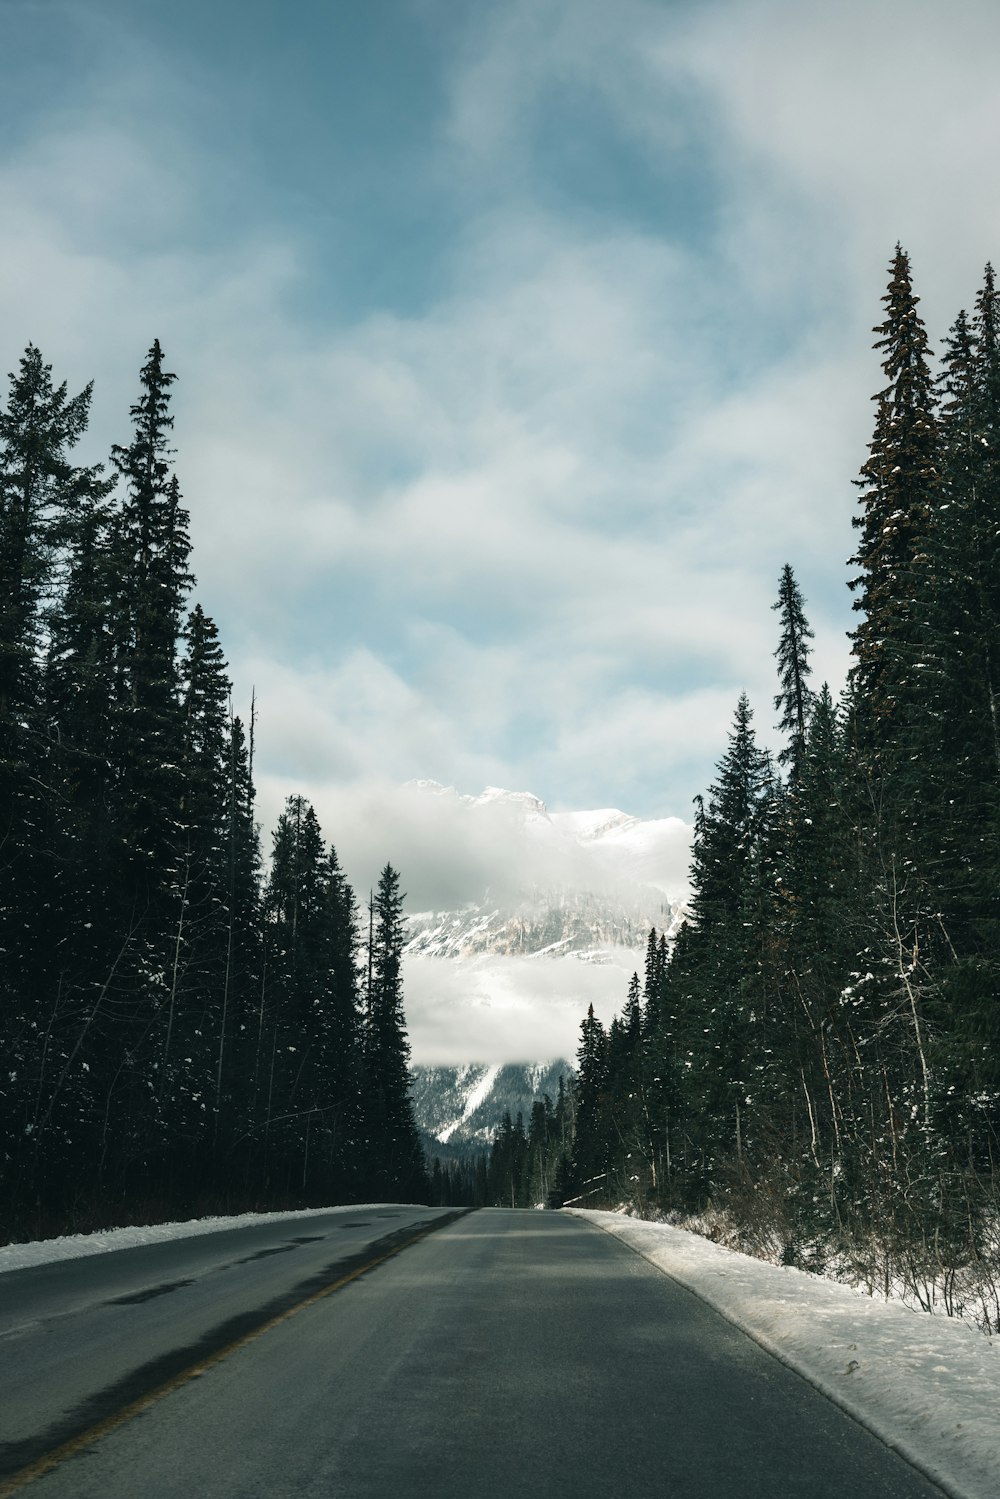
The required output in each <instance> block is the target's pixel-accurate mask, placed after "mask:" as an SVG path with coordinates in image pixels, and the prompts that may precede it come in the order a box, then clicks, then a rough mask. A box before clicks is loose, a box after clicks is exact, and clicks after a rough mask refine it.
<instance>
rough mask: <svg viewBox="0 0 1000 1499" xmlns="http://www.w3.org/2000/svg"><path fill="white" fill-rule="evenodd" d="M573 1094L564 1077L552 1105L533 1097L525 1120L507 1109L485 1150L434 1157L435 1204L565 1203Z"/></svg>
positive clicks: (525, 1205) (543, 1205)
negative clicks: (459, 1156)
mask: <svg viewBox="0 0 1000 1499" xmlns="http://www.w3.org/2000/svg"><path fill="white" fill-rule="evenodd" d="M573 1124H574V1095H573V1089H572V1087H567V1086H566V1083H565V1080H564V1078H563V1077H562V1076H560V1078H559V1090H558V1093H557V1096H556V1100H555V1103H553V1101H552V1099H551V1098H550V1096H549V1095H548V1094H547V1093H546V1094H544V1095H543V1096H542V1097H541V1098H538V1099H536V1100H535V1101H534V1103H533V1104H532V1106H531V1112H530V1115H529V1117H528V1122H527V1125H526V1124H525V1120H524V1115H523V1113H522V1112H521V1111H520V1110H518V1112H517V1115H516V1117H515V1118H513V1119H512V1118H511V1115H510V1110H509V1109H505V1110H504V1113H503V1116H502V1119H501V1123H500V1128H499V1129H498V1130H497V1131H496V1132H495V1134H494V1135H493V1138H492V1140H491V1141H490V1143H489V1145H488V1147H487V1148H485V1149H483V1150H480V1151H476V1152H471V1153H470V1154H469V1156H468V1157H467V1158H466V1159H464V1160H458V1161H444V1162H442V1161H441V1160H440V1159H438V1158H437V1157H435V1158H434V1159H433V1162H432V1169H431V1198H430V1200H431V1202H432V1203H435V1204H437V1205H439V1206H442V1207H450V1206H452V1205H463V1206H466V1207H477V1208H481V1207H494V1208H504V1207H506V1208H551V1207H561V1206H562V1204H563V1199H564V1198H565V1197H566V1196H567V1194H568V1190H569V1186H570V1183H571V1181H572V1155H573V1136H574V1128H573Z"/></svg>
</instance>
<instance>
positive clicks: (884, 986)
mask: <svg viewBox="0 0 1000 1499" xmlns="http://www.w3.org/2000/svg"><path fill="white" fill-rule="evenodd" d="M883 300H884V303H885V309H886V310H885V318H884V321H883V322H882V323H881V324H880V326H879V327H878V328H877V329H876V332H877V335H878V342H877V344H876V348H877V349H878V350H880V352H881V355H882V361H883V369H884V372H885V383H884V387H883V388H882V389H881V390H879V392H878V393H877V395H876V396H875V398H874V399H875V407H876V416H875V427H874V435H873V437H872V441H871V444H870V447H869V456H868V458H867V461H866V462H865V464H864V466H863V468H862V469H861V475H860V478H859V480H858V481H857V483H858V489H859V494H858V500H859V511H858V513H857V514H856V516H855V518H854V524H855V527H856V529H857V547H856V553H855V556H854V557H853V558H852V559H851V567H852V576H851V581H850V587H851V589H852V590H853V591H854V595H855V600H854V607H855V609H856V610H857V611H858V620H857V626H856V628H855V629H854V631H853V633H852V637H851V639H852V651H853V661H852V667H851V671H850V677H849V682H848V685H847V688H846V691H845V692H844V694H843V696H842V698H841V700H840V701H839V702H834V701H833V700H832V698H831V694H830V692H829V690H828V688H827V687H826V686H822V687H820V688H819V689H818V690H813V688H812V687H811V685H810V653H811V646H810V642H811V640H812V630H811V629H810V627H809V624H808V622H807V619H806V614H805V608H804V601H803V598H802V595H801V592H800V590H799V587H798V585H797V582H796V579H795V577H794V575H793V572H792V569H791V568H790V567H785V569H784V570H783V572H782V575H781V579H780V584H779V591H778V599H777V602H776V604H775V606H774V607H775V609H776V611H777V613H778V619H779V625H780V630H779V638H778V647H777V650H776V652H775V654H776V657H777V666H778V692H777V696H776V698H775V707H776V709H777V712H778V715H779V724H780V728H781V730H782V731H783V734H784V736H785V739H784V747H783V749H782V750H781V753H780V754H779V755H778V756H777V760H776V761H775V760H773V759H772V758H771V756H770V755H769V754H768V753H767V752H766V751H765V750H764V749H762V748H761V747H760V745H759V744H758V742H757V739H756V737H755V733H754V726H753V722H752V713H751V708H750V705H749V703H748V701H747V699H746V697H745V696H743V697H741V698H740V700H739V702H738V704H737V707H736V714H735V719H734V722H733V728H732V732H731V734H730V737H729V743H728V746H727V748H726V751H725V753H724V755H723V756H722V758H721V760H720V761H719V764H718V770H717V775H716V779H715V782H714V784H713V785H712V786H711V787H710V789H709V791H708V794H707V797H705V798H704V799H702V798H699V799H698V800H697V802H696V812H695V823H694V844H693V863H692V870H691V882H692V898H691V905H690V919H689V920H688V921H687V922H686V923H685V925H684V926H682V928H681V930H680V932H679V934H678V936H677V938H676V941H675V942H674V943H673V945H672V947H671V948H670V950H669V951H668V948H667V944H666V942H665V940H664V938H663V936H662V935H658V934H657V933H656V932H655V931H654V932H653V933H651V934H650V938H649V946H648V950H647V955H646V962H645V972H644V974H643V978H642V981H641V983H640V980H639V978H638V977H636V978H635V979H634V980H633V983H632V987H631V989H630V991H629V995H628V999H627V1003H626V1005H625V1009H624V1011H623V1013H622V1014H621V1016H620V1017H619V1018H617V1019H615V1020H614V1021H613V1022H612V1024H611V1026H610V1028H609V1029H607V1030H605V1028H604V1027H602V1025H601V1024H600V1022H599V1021H598V1020H597V1019H595V1018H594V1016H593V1013H592V1012H591V1013H590V1014H588V1016H587V1019H586V1020H585V1021H584V1023H583V1027H582V1038H581V1046H580V1052H579V1070H578V1074H577V1077H576V1080H575V1083H574V1101H575V1137H574V1142H573V1152H572V1171H571V1180H570V1181H569V1183H568V1188H569V1190H568V1191H567V1194H566V1195H567V1196H568V1197H572V1196H576V1195H579V1194H587V1197H586V1200H587V1201H589V1202H590V1203H591V1204H592V1205H599V1204H601V1203H607V1202H612V1203H618V1202H622V1201H630V1202H632V1203H634V1204H637V1205H638V1206H639V1207H640V1208H641V1209H642V1210H644V1211H650V1210H653V1209H654V1208H655V1209H660V1210H670V1209H674V1210H678V1211H682V1212H697V1211H703V1210H705V1209H706V1208H707V1207H710V1206H715V1207H716V1208H721V1209H723V1210H724V1211H725V1212H726V1213H728V1214H729V1216H730V1217H731V1219H733V1220H735V1221H736V1222H737V1223H739V1224H740V1225H742V1228H743V1232H744V1236H745V1240H746V1241H747V1242H748V1243H752V1242H753V1240H754V1237H755V1236H756V1237H757V1238H758V1239H759V1240H760V1241H761V1242H762V1243H763V1242H767V1243H769V1244H770V1246H771V1247H772V1249H773V1248H774V1247H775V1246H777V1247H778V1248H780V1251H781V1254H782V1256H783V1257H784V1258H785V1259H786V1261H787V1262H789V1263H795V1262H802V1263H811V1264H821V1263H822V1262H823V1261H824V1259H826V1258H827V1257H829V1256H832V1255H840V1256H842V1257H843V1256H847V1257H848V1258H849V1259H851V1260H853V1262H855V1263H856V1264H858V1265H859V1266H865V1267H866V1269H865V1273H866V1274H867V1275H868V1277H869V1278H870V1279H871V1280H873V1281H877V1280H878V1279H879V1277H882V1278H884V1279H885V1280H886V1282H888V1280H889V1279H891V1278H892V1277H893V1276H895V1275H897V1274H900V1273H903V1274H908V1275H911V1276H912V1277H915V1278H918V1279H919V1277H920V1275H926V1276H932V1275H937V1276H939V1277H941V1276H943V1277H944V1279H945V1282H946V1283H947V1277H948V1276H949V1275H953V1274H954V1273H955V1271H956V1269H957V1268H959V1267H963V1266H965V1267H968V1266H970V1265H972V1266H974V1265H976V1264H986V1263H987V1262H988V1261H992V1263H993V1264H994V1265H995V1264H996V1262H997V1250H998V1245H997V1243H996V1222H997V1205H998V1190H997V1189H998V1166H1000V1138H998V1126H1000V997H998V996H1000V922H998V917H1000V838H998V834H1000V826H998V808H1000V795H998V792H1000V724H998V700H1000V327H998V324H1000V300H998V295H997V290H996V287H995V283H994V275H993V271H992V268H990V267H987V270H986V275H985V280H984V283H983V286H982V289H981V291H980V292H979V295H978V297H977V299H976V302H975V308H974V312H973V313H972V315H971V316H970V315H967V314H966V313H965V312H962V313H960V314H959V316H958V318H957V319H956V321H955V323H954V325H953V327H952V329H951V331H950V333H949V335H948V338H947V340H946V342H945V346H944V351H943V357H942V359H941V363H940V370H939V373H938V374H937V376H936V378H935V376H934V375H933V374H932V371H931V365H930V359H929V350H928V343H927V336H926V332H925V329H924V325H923V322H922V320H921V318H920V316H919V314H918V311H917V305H918V299H917V298H916V296H915V295H914V292H913V288H912V284H911V276H910V266H909V261H908V258H907V256H906V254H905V253H904V252H903V251H902V250H901V249H900V248H899V247H897V250H896V253H895V256H894V258H893V261H892V264H891V273H890V281H889V287H888V291H887V293H886V296H885V298H884V299H883ZM588 1183H590V1185H588ZM994 1300H995V1294H994ZM994 1321H995V1323H1000V1305H997V1306H996V1307H995V1313H994Z"/></svg>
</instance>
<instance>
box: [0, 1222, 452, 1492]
mask: <svg viewBox="0 0 1000 1499" xmlns="http://www.w3.org/2000/svg"><path fill="white" fill-rule="evenodd" d="M438 1226H439V1225H438V1224H437V1223H436V1222H434V1223H431V1224H429V1225H428V1227H427V1228H423V1229H421V1230H420V1232H419V1233H416V1234H413V1235H412V1237H411V1238H409V1239H404V1240H403V1242H402V1244H397V1245H396V1246H395V1248H394V1249H389V1250H387V1251H386V1252H385V1254H380V1255H378V1256H377V1257H376V1258H375V1259H373V1260H368V1261H367V1262H366V1263H365V1264H363V1265H359V1266H358V1268H357V1269H356V1270H351V1271H350V1273H349V1274H347V1275H342V1276H341V1277H340V1279H339V1280H334V1281H331V1282H330V1284H329V1285H328V1286H323V1287H322V1289H321V1290H319V1291H314V1292H313V1293H312V1295H311V1296H307V1297H306V1298H305V1300H304V1301H298V1302H296V1304H295V1305H294V1306H291V1307H289V1308H288V1309H287V1310H286V1311H283V1312H279V1313H278V1315H277V1316H276V1317H272V1318H271V1319H270V1321H268V1322H262V1323H261V1325H260V1326H259V1327H255V1328H254V1329H253V1330H252V1331H251V1332H246V1333H243V1335H242V1336H241V1337H238V1338H235V1339H234V1340H233V1342H232V1343H227V1344H226V1346H225V1347H224V1348H219V1349H217V1350H216V1352H215V1353H212V1354H210V1355H209V1356H208V1358H204V1359H201V1360H200V1362H198V1363H197V1364H192V1365H191V1367H190V1368H189V1369H183V1370H182V1371H181V1373H180V1374H175V1375H174V1376H173V1378H172V1379H168V1380H166V1381H165V1383H163V1384H161V1385H158V1386H157V1387H156V1389H155V1390H150V1391H149V1393H148V1394H146V1395H140V1396H139V1398H138V1399H137V1400H133V1401H132V1402H131V1403H130V1404H129V1405H124V1406H122V1408H121V1410H120V1411H115V1413H114V1415H113V1416H106V1417H105V1419H104V1420H103V1421H98V1423H97V1425H96V1426H91V1427H90V1428H89V1429H88V1430H87V1431H84V1432H81V1433H80V1435H79V1436H77V1437H71V1438H70V1440H69V1441H68V1442H63V1443H61V1445H60V1446H58V1447H53V1449H52V1451H51V1452H46V1453H45V1454H44V1456H42V1457H39V1458H36V1460H35V1461H34V1462H33V1463H29V1464H28V1466H27V1467H26V1468H21V1469H20V1470H19V1471H18V1472H17V1473H14V1474H13V1475H12V1476H11V1477H10V1478H6V1479H3V1480H0V1499H8V1495H10V1494H16V1493H18V1492H19V1491H20V1490H21V1489H23V1488H25V1487H26V1486H27V1485H28V1484H29V1483H33V1482H34V1481H35V1479H36V1478H41V1477H43V1475H44V1474H46V1473H51V1471H52V1469H53V1468H57V1467H58V1466H59V1465H60V1463H64V1462H66V1460H67V1458H71V1457H75V1456H76V1455H77V1453H79V1452H83V1451H84V1450H85V1449H86V1448H87V1447H91V1446H93V1444H94V1443H95V1442H97V1441H100V1439H101V1437H106V1436H108V1435H109V1434H110V1433H111V1432H113V1431H117V1429H118V1427H119V1426H124V1425H125V1424H126V1422H128V1421H131V1420H132V1418H133V1417H134V1416H139V1415H141V1414H142V1412H143V1411H147V1410H149V1408H150V1406H152V1405H155V1404H156V1402H157V1401H158V1400H162V1399H163V1397H164V1395H171V1394H172V1393H173V1392H174V1390H179V1389H181V1388H182V1386H184V1385H186V1384H189V1383H190V1381H191V1380H192V1379H199V1378H200V1377H201V1375H202V1374H205V1373H207V1372H208V1370H209V1369H212V1368H214V1366H215V1365H216V1364H221V1363H222V1361H223V1359H227V1358H229V1356H230V1354H233V1353H236V1352H238V1351H239V1349H241V1348H245V1347H246V1346H247V1344H248V1343H253V1342H254V1341H255V1340H256V1339H257V1338H259V1337H262V1336H263V1334H264V1333H266V1332H270V1331H271V1328H272V1327H278V1326H280V1324H281V1323H282V1322H287V1321H288V1320H289V1318H291V1317H294V1316H295V1315H296V1313H298V1312H302V1311H305V1309H306V1308H307V1307H310V1306H314V1305H315V1303H316V1302H317V1301H322V1300H323V1298H324V1297H326V1296H332V1295H333V1293H334V1291H339V1290H340V1289H341V1287H342V1286H346V1285H349V1284H350V1282H351V1281H352V1280H357V1279H358V1277H359V1276H361V1275H364V1274H366V1273H367V1272H368V1271H369V1270H374V1268H375V1266H376V1265H381V1264H384V1262H385V1261H386V1260H391V1259H392V1258H393V1256H394V1255H397V1254H399V1253H400V1252H401V1251H402V1250H404V1249H409V1247H410V1245H411V1244H415V1243H416V1242H417V1240H418V1239H424V1238H426V1237H427V1235H428V1233H430V1232H431V1230H432V1229H433V1228H436V1227H438Z"/></svg>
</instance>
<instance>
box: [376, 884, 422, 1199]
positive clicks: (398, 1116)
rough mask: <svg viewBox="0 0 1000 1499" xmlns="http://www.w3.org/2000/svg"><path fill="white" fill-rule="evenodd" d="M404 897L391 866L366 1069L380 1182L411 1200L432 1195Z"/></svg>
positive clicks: (380, 912) (381, 894)
mask: <svg viewBox="0 0 1000 1499" xmlns="http://www.w3.org/2000/svg"><path fill="white" fill-rule="evenodd" d="M403 900H404V896H403V894H402V892H401V891H400V888H399V875H398V874H397V873H396V871H395V870H394V869H393V867H392V865H391V864H386V866H385V868H384V869H383V870H382V873H381V875H380V876H379V882H378V888H377V890H376V892H375V902H374V917H375V925H374V931H373V933H372V937H371V943H372V950H371V953H370V965H371V975H372V985H371V994H370V997H369V1000H368V1009H367V1014H366V1016H365V1064H366V1073H367V1093H368V1102H369V1109H370V1114H369V1118H370V1130H371V1145H370V1148H371V1152H372V1160H373V1163H374V1164H375V1171H376V1179H377V1180H380V1181H381V1182H383V1183H384V1188H385V1190H386V1191H388V1192H392V1193H397V1194H401V1195H403V1196H404V1197H407V1198H411V1199H412V1198H413V1197H414V1196H416V1197H420V1196H421V1195H422V1194H423V1193H424V1192H425V1191H426V1182H425V1171H424V1164H423V1155H422V1151H421V1147H420V1139H419V1136H418V1134H417V1129H416V1125H415V1123H414V1120H413V1104H412V1100H411V1098H410V1073H409V1060H410V1046H409V1041H408V1040H407V1037H406V1030H405V1021H404V1017H403V981H402V967H403V944H404V941H405V922H404V917H403Z"/></svg>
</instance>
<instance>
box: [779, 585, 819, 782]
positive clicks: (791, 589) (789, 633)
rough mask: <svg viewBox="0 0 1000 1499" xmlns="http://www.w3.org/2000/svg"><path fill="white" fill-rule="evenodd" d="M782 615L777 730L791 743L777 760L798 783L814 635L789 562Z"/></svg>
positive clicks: (782, 589)
mask: <svg viewBox="0 0 1000 1499" xmlns="http://www.w3.org/2000/svg"><path fill="white" fill-rule="evenodd" d="M772 608H774V609H780V611H781V639H780V640H779V642H778V647H777V650H776V651H775V653H774V654H775V656H776V657H777V659H778V677H779V680H780V682H781V691H780V692H779V693H778V694H777V696H776V697H775V699H774V706H775V709H780V711H781V718H780V719H779V720H778V727H779V729H781V730H782V732H783V733H786V734H788V736H789V739H788V743H787V744H786V746H785V748H784V749H783V750H782V751H781V753H780V754H779V756H778V763H779V764H780V765H788V766H789V774H790V777H791V780H792V782H793V783H794V782H795V781H796V780H797V779H798V771H799V766H800V764H801V761H802V756H803V754H804V752H805V740H806V722H807V720H808V717H809V687H808V684H807V678H808V677H809V674H810V672H811V671H812V668H811V666H810V665H809V654H810V650H809V641H810V640H811V639H812V638H813V632H812V630H811V629H810V628H809V624H808V621H807V620H806V616H805V601H804V600H803V598H802V593H801V591H800V589H799V585H798V584H797V583H796V581H795V574H794V573H793V572H792V569H791V567H790V566H789V565H788V563H787V562H786V564H785V566H784V567H783V568H782V572H781V579H780V581H779V583H778V599H777V602H776V603H775V604H773V605H772Z"/></svg>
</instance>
